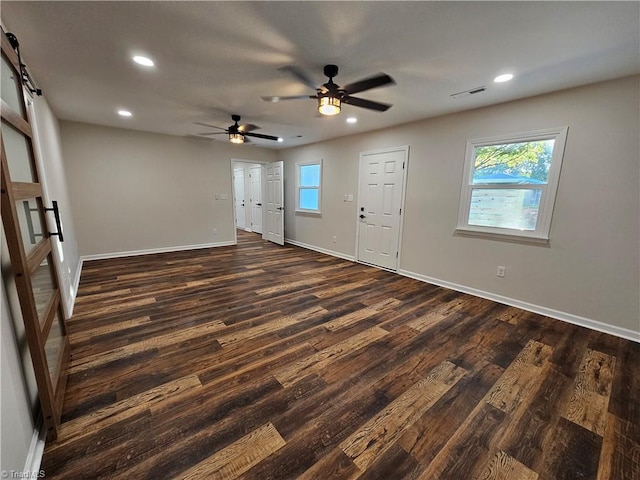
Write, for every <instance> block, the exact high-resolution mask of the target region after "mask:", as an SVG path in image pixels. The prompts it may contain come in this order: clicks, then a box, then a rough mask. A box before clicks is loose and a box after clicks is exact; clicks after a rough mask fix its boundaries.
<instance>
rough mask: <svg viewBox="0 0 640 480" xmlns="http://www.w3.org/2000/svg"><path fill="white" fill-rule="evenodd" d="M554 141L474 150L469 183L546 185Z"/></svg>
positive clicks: (487, 146)
mask: <svg viewBox="0 0 640 480" xmlns="http://www.w3.org/2000/svg"><path fill="white" fill-rule="evenodd" d="M554 142H555V140H553V139H551V140H538V141H535V142H519V143H507V144H502V145H486V146H483V147H476V148H475V162H474V166H473V178H472V184H474V185H478V184H499V183H521V184H546V183H547V182H548V181H549V168H550V167H551V159H552V154H553V144H554Z"/></svg>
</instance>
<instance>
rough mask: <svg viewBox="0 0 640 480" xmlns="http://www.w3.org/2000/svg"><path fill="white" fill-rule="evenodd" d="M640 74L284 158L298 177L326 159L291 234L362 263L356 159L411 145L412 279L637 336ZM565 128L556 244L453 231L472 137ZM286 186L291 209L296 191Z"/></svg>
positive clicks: (406, 258)
mask: <svg viewBox="0 0 640 480" xmlns="http://www.w3.org/2000/svg"><path fill="white" fill-rule="evenodd" d="M639 78H640V77H638V76H634V77H628V78H624V79H619V80H615V81H611V82H604V83H599V84H594V85H590V86H585V87H581V88H576V89H571V90H566V91H562V92H556V93H552V94H548V95H543V96H538V97H534V98H529V99H525V100H521V101H516V102H510V103H504V104H501V105H496V106H492V107H487V108H482V109H477V110H472V111H468V112H463V113H459V114H453V115H447V116H442V117H438V118H433V119H428V120H424V121H420V122H415V123H410V124H407V125H404V126H401V127H396V128H391V129H386V130H382V131H378V132H371V133H368V134H363V135H357V136H351V137H344V138H341V139H337V140H333V141H328V142H322V143H318V144H314V145H309V146H304V147H299V148H293V149H288V150H283V151H281V153H280V156H281V159H283V160H285V177H286V178H287V179H293V178H295V168H294V165H295V161H297V160H317V159H319V158H322V159H324V163H323V182H324V183H323V197H322V198H323V205H322V210H323V214H322V216H321V217H319V218H318V217H315V216H313V217H312V216H304V215H299V214H296V213H295V212H294V211H293V208H287V209H286V219H285V224H286V237H287V239H290V240H293V241H295V242H299V243H302V244H306V245H309V246H312V247H315V248H317V249H320V250H326V251H335V252H336V253H337V254H339V255H342V256H346V257H350V256H355V255H356V244H355V242H356V221H355V218H356V207H357V202H356V201H354V202H353V203H348V202H347V203H345V202H344V201H343V195H344V194H345V193H354V194H356V193H357V188H358V158H359V153H360V152H362V151H368V150H375V149H380V148H387V147H395V146H401V145H409V146H410V153H409V167H408V168H409V170H408V181H407V186H406V205H405V207H406V208H405V217H404V230H403V232H402V245H401V258H400V270H402V271H403V273H405V274H409V275H412V276H416V277H419V278H423V279H426V280H433V281H437V282H439V283H441V284H448V285H451V286H454V287H460V288H462V289H464V290H467V291H474V292H477V293H479V294H488V295H489V296H494V297H503V298H505V299H513V300H516V301H517V302H518V303H519V304H522V305H524V306H527V305H532V306H536V307H543V309H546V310H548V311H549V313H550V314H556V313H557V314H558V315H559V316H561V317H565V318H569V319H570V320H575V321H577V322H581V323H583V324H589V322H590V321H595V322H601V323H603V324H606V325H608V326H612V327H614V329H615V328H618V329H626V330H627V331H631V332H630V333H633V332H636V333H635V336H636V337H637V338H640V337H638V332H640V319H639V317H640V300H639V291H640V280H639V267H638V266H639V264H640V258H639V248H638V246H639V245H640V239H639V230H640V226H639V218H640V196H639V184H640V173H639V166H640V151H639V148H640V147H639V145H640V133H639V132H640V125H639V105H640V98H639V83H640V82H639ZM564 125H568V126H569V134H568V138H567V145H566V149H565V156H564V162H563V166H562V173H561V176H560V184H559V189H558V194H557V199H556V205H555V212H554V216H553V222H552V226H551V242H550V245H549V246H548V247H547V246H535V245H524V244H518V243H509V242H504V241H496V240H488V239H482V238H469V237H462V236H456V235H454V229H455V227H456V222H457V215H458V204H459V198H460V186H461V180H462V168H463V163H464V153H465V142H466V140H467V139H470V138H478V137H488V136H494V135H499V134H507V133H518V132H524V131H528V130H539V129H543V128H548V127H558V126H564ZM285 188H286V193H285V198H286V202H287V206H290V207H292V206H293V205H294V204H295V203H294V194H295V192H294V185H293V184H292V182H291V181H289V182H286V183H285ZM333 235H335V236H336V237H337V242H336V243H332V236H333ZM498 265H504V266H506V267H507V275H506V277H505V278H504V279H499V278H497V277H496V274H495V273H496V267H497V266H498ZM594 325H595V324H594ZM596 326H597V325H596ZM627 333H629V332H627Z"/></svg>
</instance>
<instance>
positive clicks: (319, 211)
mask: <svg viewBox="0 0 640 480" xmlns="http://www.w3.org/2000/svg"><path fill="white" fill-rule="evenodd" d="M310 165H318V167H319V170H320V171H319V172H318V185H317V186H315V185H314V186H310V185H301V184H300V181H301V177H302V174H301V167H306V166H310ZM302 190H317V192H318V209H317V210H315V209H310V208H303V207H301V206H300V194H301V192H302ZM296 212H298V213H310V214H313V215H321V214H322V159H320V160H304V161H302V160H301V161H298V162H296Z"/></svg>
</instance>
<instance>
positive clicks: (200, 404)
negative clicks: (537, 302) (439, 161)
mask: <svg viewBox="0 0 640 480" xmlns="http://www.w3.org/2000/svg"><path fill="white" fill-rule="evenodd" d="M603 301H606V299H603ZM612 308H615V306H614V305H612ZM69 331H70V340H71V351H72V362H71V369H70V372H69V384H68V391H67V396H66V399H65V405H64V413H63V420H64V423H63V425H62V428H61V433H60V436H59V439H58V440H57V441H56V442H55V443H52V444H49V445H47V447H46V450H45V454H44V459H43V468H44V470H45V472H46V478H47V479H65V480H69V479H98V478H100V479H102V478H105V479H106V478H121V479H135V480H138V479H153V480H158V479H174V478H181V479H182V478H184V479H192V478H193V479H196V478H198V479H206V480H209V479H235V478H243V479H255V480H258V479H259V480H267V479H276V480H283V479H296V478H299V479H313V480H329V479H347V478H348V479H354V478H361V479H379V480H400V479H428V480H445V479H451V480H467V479H469V480H471V479H508V480H519V479H536V478H539V479H548V480H560V479H598V480H604V479H611V480H631V479H635V480H638V479H640V345H639V344H636V343H633V342H629V341H626V340H622V339H619V338H616V337H612V336H609V335H605V334H601V333H598V332H594V331H590V330H587V329H584V328H580V327H577V326H573V325H570V324H567V323H563V322H560V321H557V320H552V319H550V318H546V317H543V316H540V315H535V314H532V313H528V312H525V311H522V310H518V309H515V308H511V307H507V306H504V305H500V304H497V303H494V302H491V301H488V300H483V299H479V298H475V297H472V296H469V295H465V294H461V293H457V292H453V291H450V290H446V289H443V288H439V287H435V286H432V285H429V284H426V283H422V282H419V281H416V280H412V279H409V278H404V277H402V276H399V275H395V274H392V273H389V272H386V271H382V270H378V269H374V268H370V267H367V266H364V265H360V264H357V263H352V262H348V261H344V260H340V259H337V258H334V257H329V256H325V255H322V254H319V253H315V252H312V251H308V250H304V249H301V248H297V247H278V246H276V245H272V244H269V243H266V242H263V241H262V240H261V239H260V237H259V236H257V235H254V234H247V233H242V232H240V233H239V245H238V246H235V247H223V248H216V249H205V250H195V251H189V252H179V253H171V254H158V255H146V256H140V257H130V258H125V259H116V260H101V261H92V262H87V263H85V264H84V267H83V271H82V281H81V285H80V290H79V295H78V299H77V303H76V307H75V314H74V317H73V318H72V319H71V320H70V321H69Z"/></svg>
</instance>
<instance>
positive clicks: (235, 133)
mask: <svg viewBox="0 0 640 480" xmlns="http://www.w3.org/2000/svg"><path fill="white" fill-rule="evenodd" d="M231 120H233V121H234V122H235V123H234V124H233V125H231V126H229V127H227V128H222V127H216V126H215V125H210V124H208V123H201V122H194V123H195V124H196V125H202V126H204V127H210V128H217V129H218V130H222V131H221V132H206V133H199V134H198V135H223V134H227V135H229V141H230V142H231V143H249V142H250V140H249V139H248V138H246V137H255V138H264V139H265V140H274V141H277V142H282V140H281V139H280V138H279V137H274V136H273V135H264V134H262V133H254V132H253V131H254V130H259V129H260V127H258V126H257V125H253V124H251V123H248V124H245V125H238V122H239V121H240V115H231Z"/></svg>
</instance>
